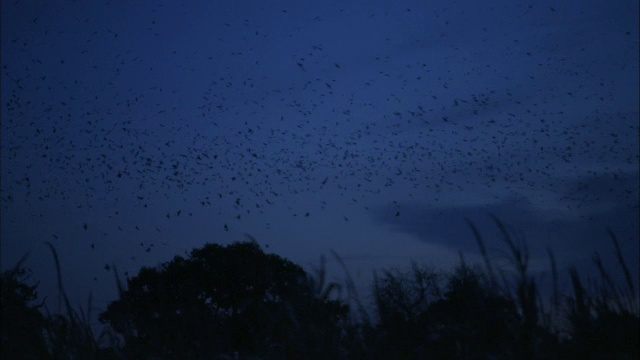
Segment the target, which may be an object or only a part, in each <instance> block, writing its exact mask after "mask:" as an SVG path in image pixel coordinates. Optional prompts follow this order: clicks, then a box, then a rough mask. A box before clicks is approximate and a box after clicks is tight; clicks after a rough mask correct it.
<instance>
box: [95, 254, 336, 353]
mask: <svg viewBox="0 0 640 360" xmlns="http://www.w3.org/2000/svg"><path fill="white" fill-rule="evenodd" d="M127 285H128V286H127V290H125V291H123V292H122V294H121V297H120V299H119V300H117V301H114V302H112V303H111V304H110V305H109V307H108V309H107V311H106V312H104V313H103V314H101V316H100V319H101V320H102V321H103V322H105V323H108V324H110V325H111V326H112V327H113V329H114V330H115V331H116V332H118V333H119V334H122V335H123V336H124V338H125V341H126V348H125V353H127V354H128V355H130V356H131V357H134V358H145V357H148V356H161V357H163V358H184V357H187V358H203V357H206V356H207V355H209V356H210V355H211V354H231V353H234V352H237V353H240V354H241V355H243V356H260V357H262V358H313V357H320V358H331V357H338V355H339V354H338V353H336V351H335V350H336V349H339V341H340V328H339V326H338V325H339V321H340V320H341V319H343V318H345V317H346V315H347V308H346V307H345V306H344V305H342V304H341V303H340V302H338V301H334V300H329V299H325V298H318V297H315V296H314V289H313V287H312V286H310V282H309V281H307V276H306V273H305V272H304V270H303V269H302V268H300V267H299V266H297V265H295V264H293V263H292V262H290V261H288V260H285V259H283V258H281V257H279V256H277V255H268V254H265V253H264V252H263V251H262V250H261V249H260V247H259V246H258V245H257V244H256V243H253V242H245V243H234V244H232V245H229V246H226V247H224V246H220V245H215V244H207V245H205V246H204V247H203V248H201V249H196V250H193V251H192V252H191V255H190V256H189V257H188V258H186V259H185V258H182V257H180V256H177V257H175V258H174V259H173V260H172V261H170V262H168V263H165V264H163V265H162V266H160V267H159V268H143V269H142V270H141V271H140V272H139V274H138V275H137V276H136V277H133V278H131V279H128V281H127Z"/></svg>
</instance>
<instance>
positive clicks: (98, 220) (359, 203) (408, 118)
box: [0, 0, 640, 307]
mask: <svg viewBox="0 0 640 360" xmlns="http://www.w3.org/2000/svg"><path fill="white" fill-rule="evenodd" d="M638 8H639V6H638V2H637V1H625V0H622V1H615V2H611V1H604V0H602V1H529V2H527V1H518V2H515V1H506V0H504V1H492V2H488V3H484V2H477V1H468V0H464V1H448V0H447V1H304V2H300V1H269V2H264V1H232V2H222V1H185V2H183V3H179V2H177V1H171V2H161V1H144V2H131V1H118V0H115V1H108V2H105V1H92V2H84V1H62V0H59V1H35V0H34V1H26V0H22V1H19V0H12V1H4V2H3V3H2V31H1V36H2V38H1V43H2V54H1V56H2V57H1V61H2V85H1V86H2V87H1V97H2V99H1V100H2V110H1V117H2V119H1V131H2V132H1V143H0V150H1V153H0V156H1V161H2V162H1V163H0V164H1V191H2V196H1V200H2V204H1V213H0V218H1V243H0V250H1V254H0V255H1V256H0V260H1V262H0V267H1V269H2V270H5V269H8V268H11V267H13V266H14V265H15V264H16V263H17V262H18V261H19V260H20V258H22V257H23V256H24V255H25V254H27V253H29V258H28V259H27V261H26V262H25V266H27V267H30V268H31V269H32V270H33V277H34V279H35V280H38V281H40V285H39V288H40V294H41V295H43V296H49V298H50V299H52V300H51V302H48V304H49V306H50V307H51V306H53V305H55V301H53V299H55V298H56V295H55V294H56V283H55V266H54V262H53V258H52V256H51V253H50V251H49V249H48V248H47V247H46V246H45V245H44V244H45V242H50V243H52V244H53V245H54V246H55V248H56V250H57V252H58V255H59V257H60V261H61V266H62V275H63V278H64V286H65V288H66V289H67V291H68V293H69V295H70V297H71V298H72V301H73V302H74V303H77V302H79V301H82V300H84V299H86V297H87V295H88V293H89V292H92V293H93V296H94V299H95V300H96V304H97V305H98V306H102V307H104V305H105V304H106V302H107V301H109V300H112V299H115V296H116V292H117V290H116V286H115V282H114V279H113V272H112V270H113V269H112V266H114V265H115V266H116V268H117V269H118V271H119V272H120V273H121V274H125V273H126V274H129V275H130V276H133V275H135V274H136V273H137V271H138V270H139V269H140V267H142V266H156V265H158V264H160V263H161V262H165V261H168V260H170V259H172V258H173V256H175V255H184V254H185V252H187V251H190V250H191V249H193V248H197V247H201V246H202V245H204V244H205V243H207V242H214V243H219V244H230V243H232V242H234V241H242V240H246V239H248V236H247V235H246V234H249V235H250V236H251V237H253V238H255V239H256V240H257V241H258V243H259V244H260V245H261V246H262V247H263V249H264V250H265V251H267V252H273V253H276V254H279V255H281V256H284V257H286V258H288V259H290V260H292V261H294V262H296V263H298V264H300V265H302V266H303V267H305V268H306V269H309V270H312V269H314V268H316V267H317V266H318V265H319V259H320V256H321V255H323V254H324V255H326V256H327V259H328V266H329V268H330V269H329V271H330V272H331V273H332V274H333V276H334V277H333V279H334V280H340V278H341V277H342V278H344V272H343V270H342V269H340V267H339V266H338V264H337V261H336V259H335V258H334V257H332V255H331V253H330V251H331V250H334V251H335V252H336V253H338V254H339V255H340V256H341V257H342V259H343V260H344V262H345V264H346V265H347V268H348V269H349V271H350V273H351V276H353V277H354V279H355V280H356V282H358V283H361V284H365V285H366V283H367V282H368V281H370V279H371V274H372V273H373V270H377V271H380V269H382V268H390V267H402V266H407V265H409V263H410V262H411V261H415V262H417V263H425V264H429V265H432V266H435V267H437V268H450V267H451V266H453V265H454V264H455V263H457V262H458V259H459V253H460V252H462V253H463V254H464V256H465V258H466V259H470V260H471V261H473V260H477V259H479V251H478V247H477V244H476V242H475V239H474V237H473V233H472V232H471V229H470V227H469V226H468V225H467V222H466V220H465V219H469V220H470V221H472V222H473V223H475V224H476V225H477V226H478V228H479V230H480V232H481V233H482V234H483V237H484V240H485V241H486V246H487V248H488V250H489V253H490V254H491V255H492V256H493V257H494V258H495V259H496V261H497V262H500V261H502V262H503V263H504V262H505V261H506V260H505V259H506V247H505V246H504V243H503V242H502V240H501V238H500V234H499V232H498V230H497V227H496V226H495V224H494V223H493V222H492V219H491V217H490V215H489V214H494V215H496V216H498V217H499V218H500V219H501V220H502V221H503V222H504V223H505V224H506V225H507V226H508V227H509V228H510V229H511V231H512V233H513V235H514V236H515V238H516V239H517V241H519V242H520V241H522V242H526V244H527V245H528V247H529V249H530V252H531V267H532V270H533V271H534V272H536V274H538V273H539V274H540V276H543V275H542V274H544V272H545V271H548V269H549V261H548V258H547V255H546V251H547V248H550V249H552V250H553V251H554V254H555V257H556V259H557V261H558V263H559V267H560V269H561V270H562V271H565V270H566V269H567V266H569V265H571V264H575V265H577V266H579V267H580V266H582V268H584V269H592V268H593V266H591V264H592V260H591V259H592V257H593V254H594V252H596V251H597V252H599V253H600V254H601V256H602V258H603V260H604V261H605V264H606V265H607V266H608V268H609V269H612V273H613V274H614V276H616V277H618V276H619V275H621V274H618V273H621V272H620V271H617V270H619V268H617V265H616V264H615V257H614V252H613V245H612V243H611V241H610V239H609V235H608V234H607V230H606V229H607V227H610V228H611V229H612V230H613V231H614V233H615V234H616V235H617V238H618V241H619V242H620V244H621V247H622V249H623V254H624V256H625V259H626V260H627V262H628V263H629V264H630V266H631V268H632V270H634V269H635V270H636V271H632V272H633V273H634V276H635V277H636V279H637V277H638V271H637V269H638V266H639V265H638V264H639V255H638V254H639V252H640V250H639V237H638V230H639V220H638V218H639V211H638V203H639V198H638V197H639V187H640V185H639V175H638V166H639V165H638V164H639V150H638V149H639V144H638V131H639V129H638V128H639V115H638V114H639V113H638V110H639V104H638V98H639V96H640V94H639V89H638V83H639V72H638V63H639V59H638V53H639V47H638V11H639V9H638Z"/></svg>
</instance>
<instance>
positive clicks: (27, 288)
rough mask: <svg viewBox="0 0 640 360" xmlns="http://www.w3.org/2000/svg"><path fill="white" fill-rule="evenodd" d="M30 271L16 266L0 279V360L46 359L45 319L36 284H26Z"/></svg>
mask: <svg viewBox="0 0 640 360" xmlns="http://www.w3.org/2000/svg"><path fill="white" fill-rule="evenodd" d="M29 276H30V272H29V271H28V270H26V269H22V268H19V267H16V268H15V269H12V270H8V271H6V272H4V273H2V275H1V276H0V309H1V310H2V318H1V321H0V324H2V325H1V326H0V329H1V330H0V358H2V359H42V358H47V357H48V353H47V348H46V344H45V339H44V333H43V331H44V326H45V318H44V316H43V315H42V314H41V313H40V311H38V305H31V303H33V301H34V300H36V298H37V297H38V293H37V291H36V288H37V285H29V284H27V280H28V279H29Z"/></svg>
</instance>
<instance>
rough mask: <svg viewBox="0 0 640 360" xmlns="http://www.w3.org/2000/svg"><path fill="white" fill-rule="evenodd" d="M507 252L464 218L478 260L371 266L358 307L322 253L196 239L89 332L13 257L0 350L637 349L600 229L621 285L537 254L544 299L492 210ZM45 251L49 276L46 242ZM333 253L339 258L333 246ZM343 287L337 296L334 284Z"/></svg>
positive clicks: (444, 352) (493, 354)
mask: <svg viewBox="0 0 640 360" xmlns="http://www.w3.org/2000/svg"><path fill="white" fill-rule="evenodd" d="M494 221H495V223H496V226H497V227H498V228H499V229H500V231H501V233H502V237H503V241H504V243H505V246H506V247H507V248H508V250H509V253H510V257H511V260H512V265H513V268H512V269H502V268H499V267H497V266H495V265H494V264H493V263H492V261H491V259H490V258H489V256H488V255H487V253H486V251H485V247H484V240H483V239H482V237H481V236H480V234H479V232H478V231H477V229H476V228H475V226H474V225H473V223H471V222H469V226H470V227H471V229H472V231H473V233H474V235H475V237H476V240H477V242H478V245H479V247H480V250H481V254H482V255H483V257H484V264H483V266H478V265H469V264H467V263H466V262H465V260H464V258H463V257H462V256H461V257H460V262H459V263H458V265H457V266H456V267H455V268H454V269H453V270H452V271H451V272H448V273H446V272H442V271H438V270H436V269H433V268H431V267H428V266H422V265H418V264H416V263H412V264H411V266H410V267H409V268H408V269H395V270H384V271H382V272H381V273H380V274H375V276H374V281H373V284H372V285H371V299H372V302H373V313H371V314H369V313H368V312H367V311H365V307H364V306H363V305H362V302H361V301H360V298H359V297H358V294H357V292H356V291H355V289H356V287H355V284H354V282H353V280H352V279H351V277H350V275H349V273H348V271H347V270H346V267H345V283H344V284H336V283H326V277H325V275H326V272H325V268H324V258H322V262H321V266H320V268H319V269H318V270H317V271H316V273H315V274H314V275H309V274H307V273H306V272H305V271H304V270H303V269H302V268H301V267H299V266H298V265H296V264H294V263H292V262H290V261H288V260H286V259H283V258H281V257H279V256H277V255H273V254H266V253H264V252H263V251H262V249H261V248H260V247H259V246H258V245H257V243H256V242H255V241H253V240H252V239H251V240H252V241H249V242H240V243H234V244H231V245H228V246H221V245H215V244H207V245H205V246H203V247H202V248H200V249H194V250H193V251H192V252H191V253H190V255H189V256H187V257H181V256H176V257H175V258H174V259H172V260H171V261H169V262H167V263H164V264H162V265H160V266H158V267H156V268H143V269H141V270H140V272H139V273H138V275H137V276H134V277H132V278H128V279H126V284H125V283H123V282H122V281H120V279H119V278H118V273H117V271H116V270H115V268H114V274H115V276H116V284H117V286H118V289H119V298H118V299H117V300H115V301H112V302H111V303H110V304H109V306H108V308H107V309H106V310H105V311H104V312H102V313H101V314H100V315H99V319H100V321H101V322H102V323H104V324H105V325H107V326H106V330H105V331H104V332H103V333H102V334H100V335H99V336H98V335H96V334H94V332H93V331H92V329H91V326H89V320H90V319H91V317H92V315H91V312H90V310H91V298H89V301H88V304H87V308H86V311H83V309H79V311H76V310H74V309H73V308H72V307H71V306H70V305H69V301H68V300H67V299H66V294H65V292H64V288H63V286H62V279H61V277H60V276H59V277H58V286H59V291H60V294H61V297H62V298H63V300H64V301H63V303H64V311H61V312H59V313H57V314H56V315H51V314H50V313H49V310H48V309H47V308H46V305H45V301H44V300H43V301H42V302H40V303H38V302H37V301H36V300H37V292H36V290H37V284H29V283H28V281H29V272H28V270H26V269H24V268H22V266H21V265H22V262H23V261H21V262H20V263H19V264H18V265H17V266H16V267H15V268H14V269H12V270H9V271H6V272H5V273H4V274H2V277H1V280H2V283H1V285H2V303H1V308H2V331H1V340H2V342H1V347H0V352H1V353H0V357H1V358H3V359H5V358H7V359H44V358H53V359H72V358H82V359H120V358H123V359H156V358H162V359H173V358H191V359H200V358H202V359H204V358H206V359H211V358H217V359H234V358H240V359H513V358H518V359H573V358H576V359H602V358H609V359H637V358H640V317H639V315H640V306H639V302H638V292H637V287H636V286H635V284H634V283H633V281H632V278H631V273H630V271H629V268H628V267H627V265H626V264H625V262H624V259H623V256H622V254H621V250H620V246H619V244H618V241H617V238H616V237H615V235H614V234H613V232H611V231H609V235H610V237H611V240H612V243H613V245H614V250H615V253H616V256H617V259H618V263H619V266H620V269H621V270H622V272H623V274H624V279H625V284H624V286H619V285H618V284H615V283H614V282H613V281H612V277H611V276H610V274H609V273H608V272H607V270H606V269H605V268H604V266H603V264H602V261H601V259H600V257H599V255H597V254H596V255H595V256H594V265H595V268H596V269H597V270H598V272H599V275H600V276H599V279H597V280H587V283H588V284H589V286H585V285H584V284H585V279H583V278H581V277H580V274H579V273H578V271H577V270H576V269H575V268H571V269H569V272H568V274H569V278H570V280H571V290H572V291H571V293H569V294H561V293H560V291H559V286H558V273H557V268H556V264H555V260H554V257H553V253H552V252H551V251H549V260H550V263H551V269H552V274H551V275H552V276H551V278H552V280H553V291H552V295H551V296H550V298H549V299H546V298H545V297H544V296H543V295H542V294H541V291H540V284H539V281H537V280H536V279H535V278H534V277H533V276H531V274H530V270H529V254H528V250H527V248H526V246H525V245H520V246H519V245H517V244H516V243H515V242H514V241H513V238H512V236H510V233H509V232H508V231H507V229H506V227H505V226H504V225H503V224H502V223H501V222H500V220H499V219H497V218H494ZM49 246H50V247H51V251H52V254H53V256H54V259H55V261H56V266H57V267H58V268H57V270H58V274H60V264H59V262H58V257H57V254H56V252H55V249H54V248H53V246H51V245H50V244H49ZM334 256H336V259H337V260H338V261H339V262H340V263H341V264H342V265H344V264H343V263H342V262H341V259H340V258H339V257H338V256H337V254H335V253H334ZM343 287H344V288H346V290H347V291H346V296H343V295H342V292H341V290H342V288H343Z"/></svg>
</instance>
